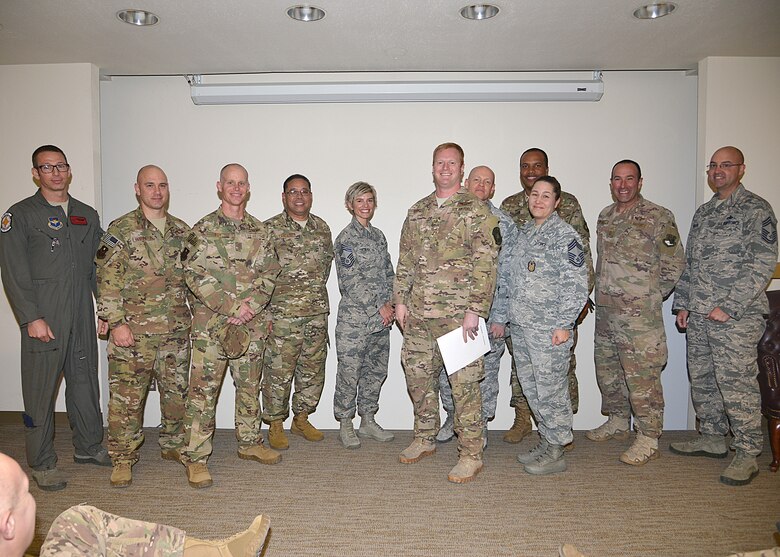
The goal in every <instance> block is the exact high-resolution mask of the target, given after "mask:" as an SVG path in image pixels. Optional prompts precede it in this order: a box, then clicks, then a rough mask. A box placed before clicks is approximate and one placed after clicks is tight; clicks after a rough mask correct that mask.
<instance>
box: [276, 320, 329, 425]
mask: <svg viewBox="0 0 780 557" xmlns="http://www.w3.org/2000/svg"><path fill="white" fill-rule="evenodd" d="M327 356H328V316H327V314H320V315H311V316H308V317H292V318H290V317H274V324H273V330H272V331H271V334H270V335H269V337H268V343H267V345H266V351H265V360H264V362H263V367H264V372H263V420H265V421H266V423H271V422H274V421H277V420H284V419H286V418H287V416H289V414H290V410H289V406H288V404H289V401H290V391H291V390H292V383H293V379H294V380H295V392H294V393H293V397H292V411H293V414H294V415H296V416H297V415H298V414H313V413H314V411H315V410H317V404H319V402H320V396H322V388H323V387H324V386H325V359H326V358H327Z"/></svg>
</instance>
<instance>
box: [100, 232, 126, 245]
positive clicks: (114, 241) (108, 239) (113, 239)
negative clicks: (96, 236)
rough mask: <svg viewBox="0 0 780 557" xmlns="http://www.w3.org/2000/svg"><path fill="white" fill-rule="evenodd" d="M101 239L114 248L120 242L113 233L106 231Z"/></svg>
mask: <svg viewBox="0 0 780 557" xmlns="http://www.w3.org/2000/svg"><path fill="white" fill-rule="evenodd" d="M101 241H102V242H103V243H104V244H106V245H107V246H108V247H110V248H115V247H116V246H118V245H119V244H121V243H122V242H120V241H119V238H117V237H116V236H114V235H113V234H109V233H108V232H106V233H105V234H103V237H102V238H101Z"/></svg>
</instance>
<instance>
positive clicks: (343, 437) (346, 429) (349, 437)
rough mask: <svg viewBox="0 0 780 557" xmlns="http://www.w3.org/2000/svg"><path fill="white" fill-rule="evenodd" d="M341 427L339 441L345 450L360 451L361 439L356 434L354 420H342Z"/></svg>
mask: <svg viewBox="0 0 780 557" xmlns="http://www.w3.org/2000/svg"><path fill="white" fill-rule="evenodd" d="M340 421H341V426H339V440H340V441H341V444H342V445H344V448H345V449H359V448H360V439H358V437H357V435H356V434H355V426H354V425H353V424H352V418H341V420H340Z"/></svg>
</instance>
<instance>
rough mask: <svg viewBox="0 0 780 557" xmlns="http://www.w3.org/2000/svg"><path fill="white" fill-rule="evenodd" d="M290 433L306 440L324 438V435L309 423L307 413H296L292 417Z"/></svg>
mask: <svg viewBox="0 0 780 557" xmlns="http://www.w3.org/2000/svg"><path fill="white" fill-rule="evenodd" d="M290 433H294V434H295V435H300V436H301V437H303V438H304V439H306V440H307V441H322V440H323V439H325V435H324V434H323V433H322V432H321V431H320V430H319V429H317V428H316V427H314V426H313V425H311V423H309V415H308V414H298V415H297V416H295V417H294V418H293V422H292V425H291V426H290Z"/></svg>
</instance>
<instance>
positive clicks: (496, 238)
mask: <svg viewBox="0 0 780 557" xmlns="http://www.w3.org/2000/svg"><path fill="white" fill-rule="evenodd" d="M493 240H494V241H495V242H496V245H497V246H500V245H501V229H500V228H499V227H497V226H496V227H494V228H493Z"/></svg>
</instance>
